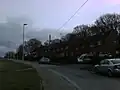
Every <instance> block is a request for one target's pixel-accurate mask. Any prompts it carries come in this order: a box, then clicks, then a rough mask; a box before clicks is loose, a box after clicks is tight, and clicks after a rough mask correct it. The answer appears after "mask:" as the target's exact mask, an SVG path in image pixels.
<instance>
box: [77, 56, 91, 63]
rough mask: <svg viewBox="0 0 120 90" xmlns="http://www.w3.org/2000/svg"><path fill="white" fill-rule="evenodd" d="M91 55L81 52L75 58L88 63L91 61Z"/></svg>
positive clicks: (79, 61)
mask: <svg viewBox="0 0 120 90" xmlns="http://www.w3.org/2000/svg"><path fill="white" fill-rule="evenodd" d="M92 58H93V55H89V54H82V55H81V56H80V57H78V58H77V61H78V63H90V62H91V61H92Z"/></svg>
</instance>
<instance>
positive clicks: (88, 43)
mask: <svg viewBox="0 0 120 90" xmlns="http://www.w3.org/2000/svg"><path fill="white" fill-rule="evenodd" d="M85 20H87V18H86V19H85ZM119 32H120V14H116V13H113V14H105V15H102V16H100V17H99V18H98V19H96V20H95V22H94V23H93V24H92V25H91V24H90V25H84V24H83V25H78V26H76V27H74V28H73V32H72V33H69V34H67V35H65V36H62V37H61V39H54V40H50V41H48V40H47V41H46V42H45V43H44V44H43V45H42V42H41V41H39V40H37V39H35V38H33V39H30V40H29V41H26V42H25V46H24V49H25V51H24V52H25V59H26V60H39V59H40V58H41V57H42V56H46V57H49V58H51V59H52V60H53V61H61V60H63V58H66V61H67V60H68V62H69V61H71V62H74V61H75V60H76V57H78V56H80V55H81V54H83V53H91V52H92V53H111V54H113V55H116V50H117V52H118V53H119V47H118V46H119ZM108 37H109V39H108ZM113 38H114V39H113ZM109 41H111V42H109ZM113 42H114V44H115V45H113V44H112V43H113ZM117 44H118V46H117ZM107 45H108V47H109V46H111V47H109V48H108V47H107ZM112 45H113V46H112ZM105 46H106V47H105ZM100 47H101V48H100ZM113 47H114V48H113ZM22 48H23V45H20V46H19V47H18V48H17V51H16V53H14V52H7V53H6V55H5V58H15V59H22V53H23V49H22ZM99 48H100V49H99ZM113 49H114V50H113ZM59 58H60V59H59Z"/></svg>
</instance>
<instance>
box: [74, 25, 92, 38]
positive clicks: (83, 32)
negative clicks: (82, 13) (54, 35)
mask: <svg viewBox="0 0 120 90" xmlns="http://www.w3.org/2000/svg"><path fill="white" fill-rule="evenodd" d="M89 28H90V27H89V26H88V25H79V26H76V27H75V28H74V30H73V32H72V33H75V34H79V36H81V37H86V36H88V29H89Z"/></svg>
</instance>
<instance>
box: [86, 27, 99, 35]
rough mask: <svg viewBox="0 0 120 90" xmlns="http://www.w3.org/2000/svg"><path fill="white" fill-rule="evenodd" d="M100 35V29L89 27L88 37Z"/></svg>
mask: <svg viewBox="0 0 120 90" xmlns="http://www.w3.org/2000/svg"><path fill="white" fill-rule="evenodd" d="M98 33H100V29H99V28H98V27H97V26H96V25H91V26H90V27H89V29H88V36H92V35H95V34H98Z"/></svg>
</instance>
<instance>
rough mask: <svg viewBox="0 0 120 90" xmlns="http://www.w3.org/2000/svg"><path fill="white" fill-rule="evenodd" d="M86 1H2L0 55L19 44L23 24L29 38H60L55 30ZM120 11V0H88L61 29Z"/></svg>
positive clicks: (67, 28) (0, 7)
mask: <svg viewBox="0 0 120 90" xmlns="http://www.w3.org/2000/svg"><path fill="white" fill-rule="evenodd" d="M85 1H86V0H0V55H2V52H6V51H8V50H13V49H14V48H15V47H18V45H17V44H20V42H21V40H22V26H21V24H23V23H28V26H27V27H26V35H25V36H26V38H27V39H29V38H38V39H39V40H41V41H45V40H47V38H48V34H50V33H51V34H52V37H53V38H55V37H60V32H57V30H56V29H58V28H59V27H61V25H62V24H63V23H64V22H65V21H67V20H68V19H69V18H70V16H71V15H73V14H74V12H75V11H76V10H77V9H78V8H79V7H80V6H81V5H82V4H83V3H84V2H85ZM114 12H116V13H119V12H120V0H89V1H88V3H87V4H86V5H85V6H84V7H83V8H82V9H81V10H80V11H79V12H78V13H77V15H75V17H74V18H73V19H72V20H71V21H70V22H69V23H68V24H67V25H66V26H64V27H63V28H62V29H61V32H62V31H64V33H65V32H71V31H72V29H73V28H74V27H75V26H76V25H80V24H91V23H93V22H94V21H95V19H96V18H98V17H99V16H100V15H102V14H105V13H114ZM36 30H37V31H36Z"/></svg>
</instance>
